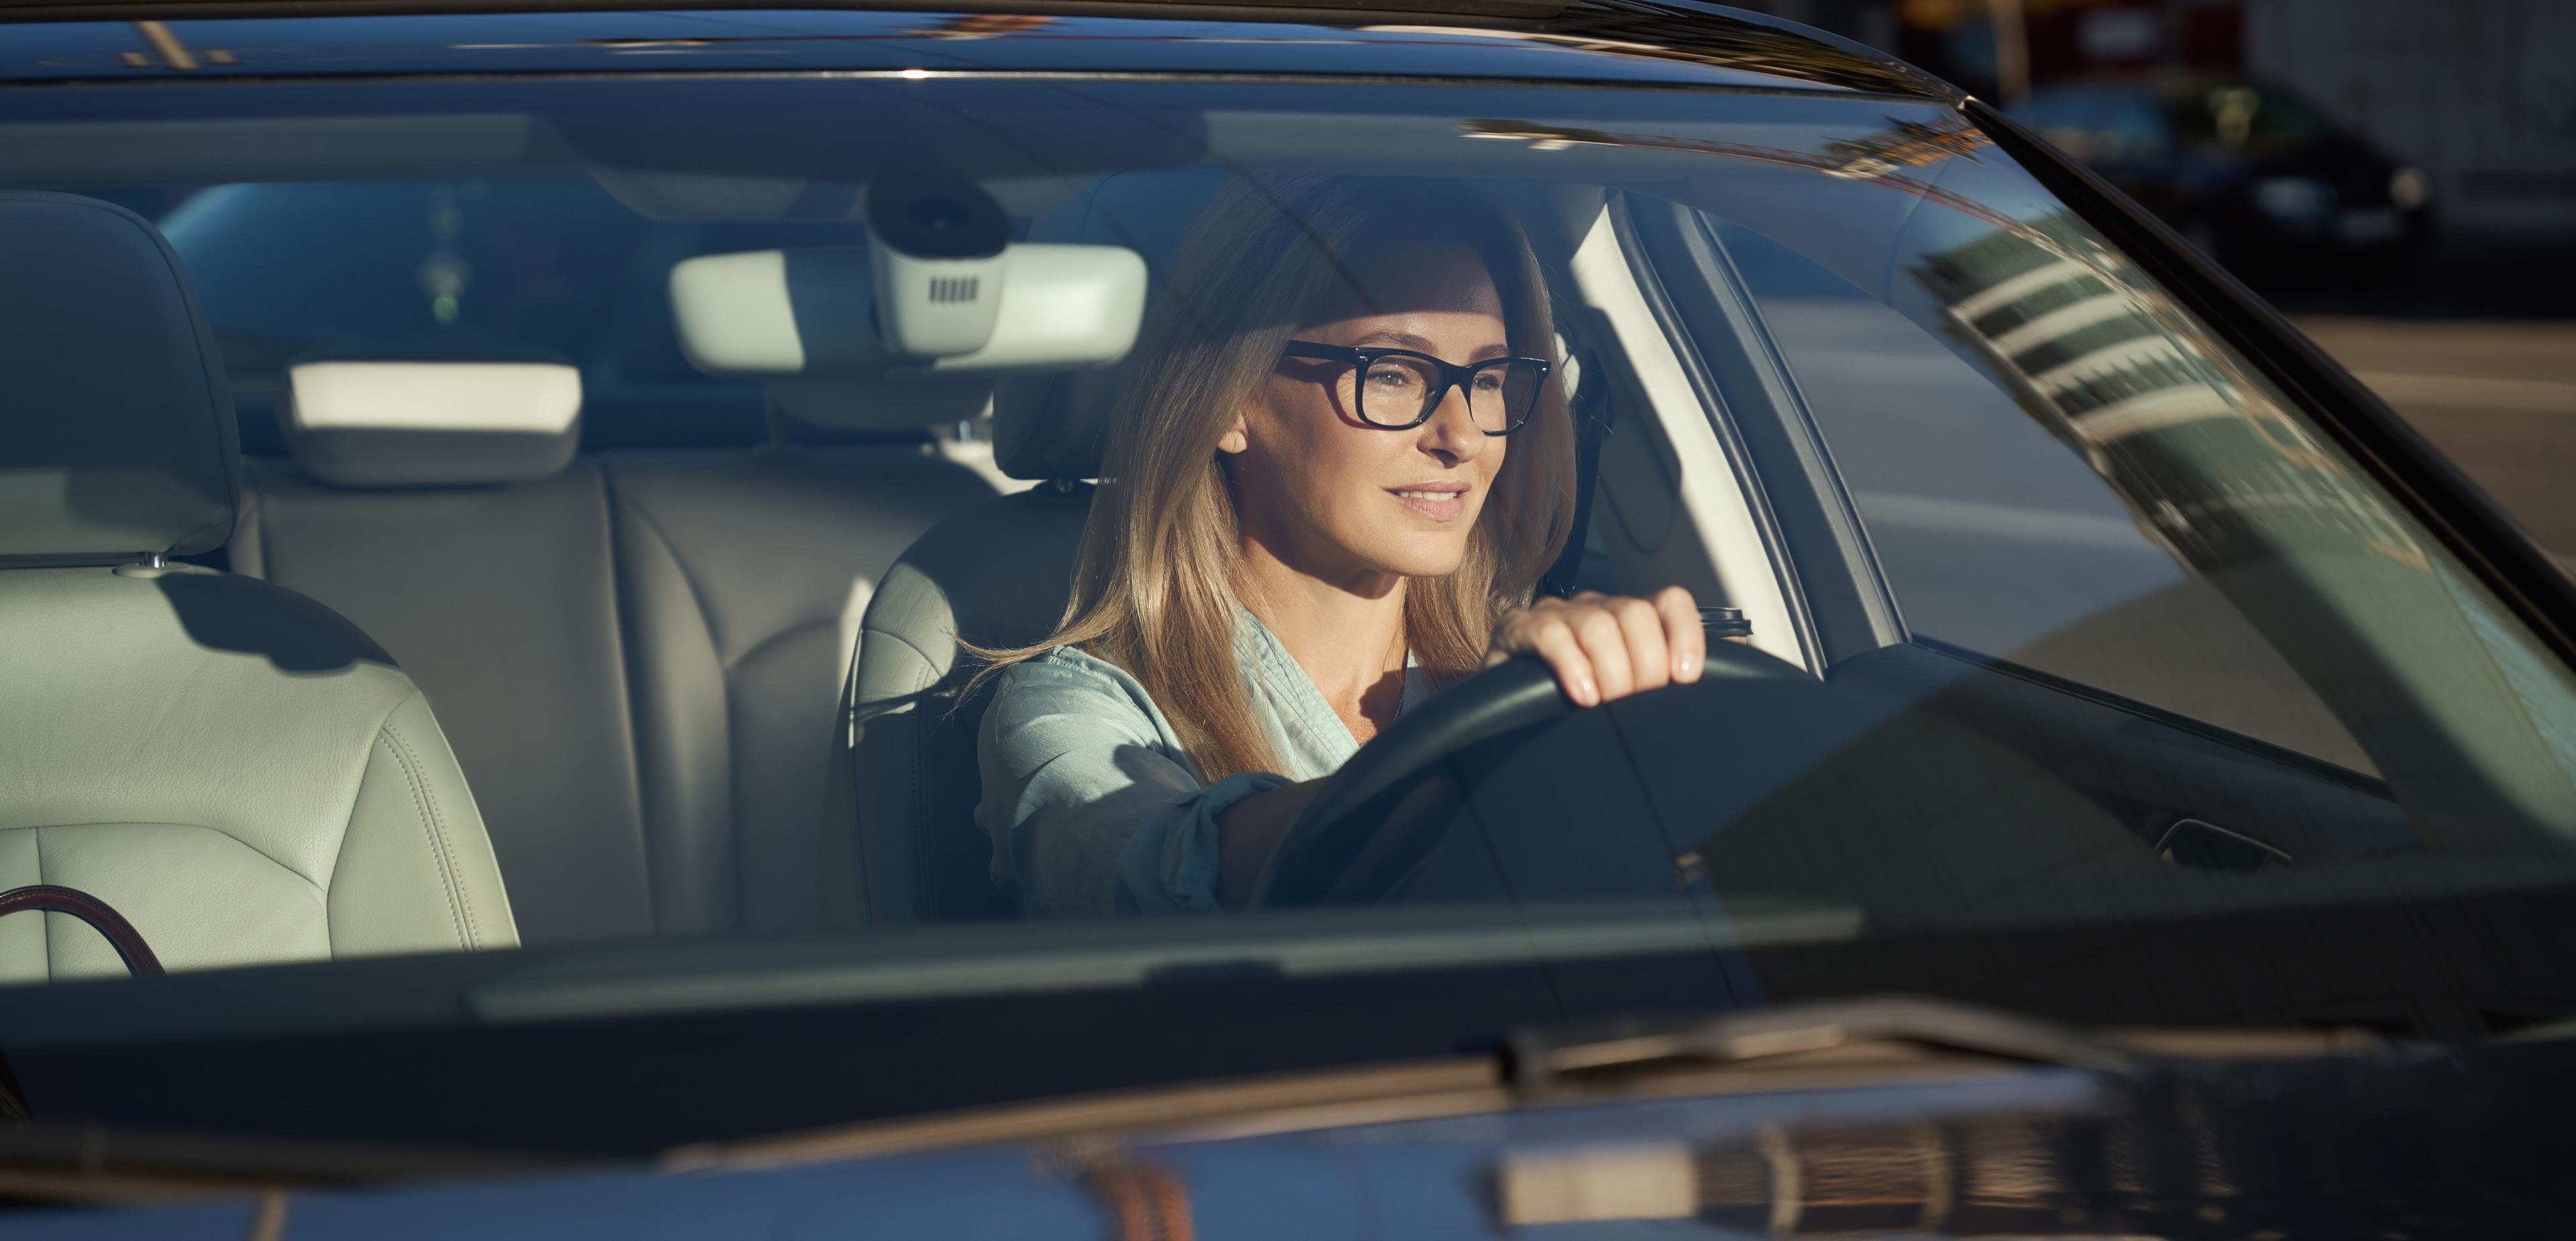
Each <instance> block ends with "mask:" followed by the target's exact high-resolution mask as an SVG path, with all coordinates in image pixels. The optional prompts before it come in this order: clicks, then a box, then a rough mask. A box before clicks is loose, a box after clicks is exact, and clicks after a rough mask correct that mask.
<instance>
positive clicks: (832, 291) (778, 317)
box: [671, 244, 1145, 379]
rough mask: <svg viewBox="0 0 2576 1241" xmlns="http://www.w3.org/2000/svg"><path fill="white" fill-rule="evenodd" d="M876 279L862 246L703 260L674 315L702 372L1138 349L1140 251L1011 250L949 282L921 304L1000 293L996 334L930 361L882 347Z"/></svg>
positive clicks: (863, 370) (680, 290)
mask: <svg viewBox="0 0 2576 1241" xmlns="http://www.w3.org/2000/svg"><path fill="white" fill-rule="evenodd" d="M876 283H877V282H876V278H875V271H874V265H873V264H872V263H871V261H870V259H869V252H868V250H867V249H866V248H865V247H859V246H836V247H823V248H814V249H801V250H754V251H748V252H744V253H738V254H708V255H700V256H699V257H696V258H692V259H686V260H683V261H681V262H680V263H679V264H678V265H676V266H674V267H673V268H672V269H671V311H672V317H673V319H674V320H675V321H676V322H677V324H678V327H679V333H680V345H681V348H682V350H683V351H684V352H686V353H687V354H688V357H689V361H690V362H691V363H692V364H694V365H696V366H697V368H698V369H700V370H702V371H705V372H707V373H709V374H711V375H740V376H784V375H797V376H804V377H807V378H816V379H828V378H837V377H854V376H864V375H875V374H883V373H885V372H888V371H933V372H941V371H1027V370H1080V369H1086V368H1090V367H1098V366H1107V365H1109V364H1111V363H1114V362H1116V361H1118V360H1119V359H1120V358H1123V357H1125V356H1127V351H1128V350H1129V349H1131V348H1133V347H1134V346H1135V343H1136V330H1137V325H1138V324H1139V322H1140V321H1141V320H1142V319H1143V316H1144V312H1145V260H1144V259H1143V258H1142V257H1141V256H1139V255H1138V254H1137V253H1136V252H1135V251H1133V250H1129V249H1127V248H1126V247H1123V246H1110V245H1039V244H1015V245H1009V246H1005V247H1003V249H1002V251H1001V253H1000V255H999V256H998V261H996V262H993V263H992V264H991V267H990V271H989V274H988V275H987V276H985V277H984V278H983V285H984V287H981V288H975V287H973V286H974V283H975V282H967V284H966V285H965V286H962V287H960V286H958V285H957V282H955V281H948V282H946V284H947V286H948V287H942V288H938V289H934V290H932V291H931V292H930V293H929V294H928V295H927V296H926V298H925V299H924V300H926V301H937V300H940V299H943V298H948V297H952V296H963V297H997V298H998V299H999V300H998V304H997V305H996V306H995V308H994V311H993V317H992V328H991V332H990V334H989V335H988V336H986V337H984V338H983V343H982V344H981V345H980V346H979V347H976V348H974V349H971V350H967V351H965V352H958V353H952V354H949V355H947V356H941V357H923V356H915V355H912V354H907V353H900V352H897V351H895V350H893V349H891V348H889V347H888V346H887V344H886V340H887V338H888V334H887V333H886V332H885V331H883V330H882V328H881V324H880V316H879V315H878V313H877V306H876V293H875V286H876ZM993 285H998V286H999V288H998V290H996V289H995V288H993V287H991V286H993Z"/></svg>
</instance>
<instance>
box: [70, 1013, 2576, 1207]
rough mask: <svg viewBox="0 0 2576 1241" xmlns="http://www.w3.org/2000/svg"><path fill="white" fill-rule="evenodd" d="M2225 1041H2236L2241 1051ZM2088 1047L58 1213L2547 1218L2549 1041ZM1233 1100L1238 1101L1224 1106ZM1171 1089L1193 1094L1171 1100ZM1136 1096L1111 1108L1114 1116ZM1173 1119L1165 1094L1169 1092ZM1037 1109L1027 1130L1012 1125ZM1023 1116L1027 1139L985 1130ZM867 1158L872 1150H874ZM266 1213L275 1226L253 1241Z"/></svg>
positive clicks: (2569, 1074) (960, 1127)
mask: <svg viewBox="0 0 2576 1241" xmlns="http://www.w3.org/2000/svg"><path fill="white" fill-rule="evenodd" d="M2231 1040H2232V1041H2231ZM2128 1046H2129V1047H2130V1048H2131V1050H2128V1051H2122V1052H2119V1053H2117V1054H2116V1055H2114V1056H2113V1057H2112V1058H2110V1059H2106V1060H2102V1061H2100V1062H2097V1063H2094V1064H2091V1065H2090V1066H2083V1065H2068V1064H2055V1063H2040V1062H2031V1061H2026V1060H2019V1059H2016V1058H2014V1057H2009V1056H2007V1057H1994V1056H1960V1055H1955V1054H1950V1053H1947V1052H1942V1051H1940V1050H1938V1049H1926V1048H1923V1047H1919V1046H1910V1045H1909V1046H1904V1047H1894V1048H1891V1047H1890V1046H1889V1045H1885V1044H1875V1043H1873V1044H1869V1045H1867V1046H1844V1047H1839V1048H1832V1047H1827V1048H1816V1049H1809V1050H1806V1051H1802V1052H1798V1053H1795V1054H1793V1055H1791V1056H1789V1057H1787V1058H1785V1059H1783V1058H1781V1057H1776V1056H1775V1057H1769V1058H1767V1059H1766V1060H1765V1061H1764V1063H1765V1065H1766V1067H1765V1069H1764V1070H1763V1071H1762V1072H1760V1073H1756V1074H1753V1075H1751V1076H1750V1077H1744V1076H1739V1075H1735V1074H1732V1073H1720V1074H1717V1075H1715V1076H1710V1075H1707V1074H1700V1075H1697V1076H1694V1075H1692V1074H1690V1073H1683V1074H1681V1075H1680V1076H1677V1077H1667V1076H1657V1075H1654V1074H1649V1075H1648V1076H1647V1077H1645V1078H1629V1079H1624V1080H1622V1081H1620V1082H1619V1083H1618V1084H1616V1085H1615V1086H1605V1085H1604V1084H1603V1083H1600V1082H1592V1083H1590V1084H1582V1083H1577V1082H1572V1081H1567V1080H1556V1081H1555V1082H1554V1084H1552V1085H1542V1084H1539V1083H1536V1082H1533V1081H1532V1080H1530V1079H1528V1077H1527V1076H1526V1074H1524V1075H1523V1076H1522V1078H1521V1079H1520V1080H1519V1081H1518V1082H1517V1084H1515V1082H1514V1080H1513V1077H1512V1074H1511V1073H1510V1072H1508V1071H1504V1070H1500V1069H1498V1068H1497V1067H1496V1066H1494V1065H1493V1064H1491V1063H1481V1062H1475V1061H1469V1060H1458V1061H1445V1062H1426V1063H1422V1064H1414V1065H1396V1066H1385V1067H1382V1068H1379V1069H1374V1070H1369V1073H1371V1074H1375V1075H1376V1076H1374V1077H1373V1078H1370V1079H1369V1080H1367V1081H1356V1080H1355V1079H1353V1078H1352V1077H1350V1076H1349V1075H1348V1074H1344V1075H1341V1076H1340V1077H1337V1078H1314V1079H1303V1080H1286V1079H1283V1080H1279V1081H1271V1082H1261V1083H1238V1084H1231V1085H1227V1086H1221V1087H1209V1088H1202V1089H1205V1090H1212V1091H1214V1092H1215V1093H1214V1094H1210V1095H1207V1096H1205V1097H1204V1099H1203V1100H1202V1101H1212V1102H1213V1104H1214V1105H1213V1106H1210V1107H1207V1108H1204V1109H1201V1110H1200V1111H1198V1112H1197V1113H1195V1114H1193V1113H1191V1111H1190V1109H1189V1108H1188V1107H1186V1106H1184V1107H1183V1108H1181V1110H1180V1111H1178V1112H1175V1111H1173V1110H1171V1104H1172V1103H1173V1102H1174V1099H1173V1098H1170V1097H1166V1098H1163V1099H1161V1100H1160V1101H1159V1103H1156V1104H1154V1105H1153V1106H1146V1107H1143V1109H1142V1110H1136V1109H1137V1107H1138V1101H1135V1100H1129V1101H1126V1102H1125V1103H1122V1102H1121V1101H1119V1100H1114V1099H1091V1100H1074V1101H1067V1102H1060V1103H1052V1104H1046V1105H1041V1106H1040V1107H1039V1108H1038V1109H1036V1110H1035V1111H1032V1110H1031V1109H1027V1108H1022V1109H1015V1110H1013V1111H1011V1112H1008V1113H995V1114H990V1115H985V1116H981V1117H978V1116H961V1117H950V1118H945V1119H943V1120H939V1121H934V1122H929V1123H927V1124H924V1123H922V1122H914V1123H913V1124H912V1125H911V1127H910V1128H909V1130H907V1131H902V1132H891V1131H887V1130H858V1131H835V1132H827V1133H817V1134H809V1135H798V1136H795V1137H790V1138H784V1139H774V1140H768V1141H763V1142H754V1143H744V1144H735V1145H731V1146H724V1147H708V1148H697V1149H692V1150H688V1151H682V1152H676V1153H674V1154H673V1155H672V1156H670V1157H669V1158H667V1159H665V1160H664V1161H663V1162H662V1163H661V1164H660V1165H659V1166H656V1167H651V1168H635V1169H623V1170H608V1171H587V1172H580V1173H574V1174H568V1175H558V1176H550V1177H538V1178H522V1179H516V1180H508V1181H495V1182H485V1183H474V1184H450V1185H442V1186H434V1187H419V1188H410V1189H402V1190H395V1191H378V1192H365V1193H296V1194H294V1195H292V1196H287V1195H285V1194H282V1193H280V1194H271V1195H269V1196H267V1197H264V1198H259V1199H250V1200H240V1201H235V1202H230V1203H225V1204H220V1205H203V1204H201V1205H190V1206H176V1207H167V1208H161V1209H154V1210H144V1211H133V1212H122V1213H117V1214H112V1215H111V1214H98V1215H69V1214H64V1215H55V1216H52V1217H51V1218H50V1219H47V1220H46V1221H45V1223H46V1224H48V1225H49V1227H47V1228H45V1229H40V1230H39V1231H41V1232H42V1233H43V1235H47V1236H57V1237H99V1238H108V1237H144V1236H150V1237H170V1238H193V1237H205V1238H209V1239H212V1238H216V1237H223V1238H227V1239H229V1238H235V1237H240V1236H243V1235H246V1234H247V1235H254V1236H263V1235H284V1236H291V1237H295V1238H298V1239H299V1241H302V1239H305V1238H318V1237H339V1236H348V1237H361V1236H364V1237H386V1236H427V1235H439V1236H447V1235H472V1236H477V1237H487V1238H501V1239H506V1238H515V1237H529V1238H534V1237H538V1236H548V1237H551V1236H557V1235H562V1234H563V1232H564V1231H565V1230H566V1228H567V1227H568V1226H569V1227H571V1228H573V1229H575V1230H578V1231H580V1232H583V1233H586V1234H597V1235H614V1236H621V1237H635V1238H661V1237H670V1238H680V1237H704V1236H723V1235H766V1236H775V1237H780V1238H803V1237H821V1236H825V1235H831V1236H852V1235H909V1236H1005V1235H1007V1236H1029V1237H1037V1236H1065V1237H1097V1236H1101V1235H1104V1231H1105V1233H1106V1235H1108V1236H1111V1237H1149V1236H1150V1237H1187V1236H1198V1235H1204V1236H1211V1237H1214V1236H1225V1237H1271V1236H1276V1237H1282V1238H1288V1237H1295V1238H1313V1237H1333V1236H1404V1237H1494V1236H1500V1235H1505V1234H1507V1233H1510V1232H1514V1231H1516V1230H1518V1229H1520V1228H1523V1227H1526V1226H1530V1225H1536V1224H1543V1223H1578V1222H1579V1223H1587V1224H1589V1225H1590V1226H1591V1227H1592V1228H1593V1229H1594V1231H1589V1232H1587V1233H1586V1234H1585V1235H1587V1236H1607V1235H1631V1234H1632V1233H1633V1235H1638V1236H1666V1235H1669V1232H1668V1231H1667V1230H1668V1229H1669V1228H1670V1227H1671V1226H1672V1224H1673V1222H1674V1221H1676V1220H1685V1219H1688V1220H1697V1221H1700V1222H1701V1223H1703V1224H1708V1225H1714V1226H1716V1227H1718V1228H1719V1229H1721V1230H1728V1231H1741V1232H1743V1233H1746V1234H1748V1235H1763V1234H1768V1235H1772V1236H1790V1235H1806V1234H1818V1233H1841V1234H1845V1235H1851V1234H1854V1233H1858V1234H1862V1235H1867V1234H1870V1233H1903V1234H1905V1235H1914V1236H1919V1235H1925V1234H1930V1235H1955V1236H1984V1235H1998V1234H2007V1233H2009V1234H2022V1235H2033V1234H2046V1235H2057V1236H2107V1235H2136V1234H2153V1235H2167V1236H2189V1235H2230V1236H2243V1235H2261V1234H2262V1233H2263V1232H2264V1231H2265V1230H2267V1229H2276V1230H2282V1233H2283V1235H2343V1234H2345V1233H2353V1234H2356V1235H2358V1234H2360V1233H2362V1232H2365V1231H2366V1232H2367V1233H2368V1234H2369V1235H2383V1234H2384V1232H2385V1230H2388V1229H2392V1228H2393V1229H2395V1230H2397V1232H2396V1235H2405V1236H2409V1237H2418V1238H2420V1237H2440V1236H2473V1235H2474V1236H2493V1235H2542V1234H2543V1233H2549V1234H2563V1233H2564V1232H2566V1231H2567V1230H2568V1229H2569V1228H2570V1227H2576V1209H2571V1203H2570V1191H2569V1190H2568V1189H2567V1187H2566V1186H2565V1185H2564V1184H2563V1178H2559V1177H2557V1176H2555V1172H2554V1169H2553V1168H2552V1167H2550V1166H2548V1165H2549V1162H2550V1156H2549V1154H2548V1152H2547V1151H2545V1150H2542V1149H2540V1146H2541V1144H2535V1143H2531V1142H2530V1141H2529V1140H2528V1135H2530V1134H2532V1133H2537V1132H2547V1131H2549V1130H2547V1129H2544V1128H2543V1127H2542V1126H2543V1125H2546V1124H2551V1123H2554V1121H2555V1119H2556V1118H2555V1117H2553V1116H2548V1115H2544V1114H2543V1110H2544V1109H2546V1108H2549V1107H2550V1104H2549V1102H2548V1101H2549V1100H2552V1099H2558V1098H2565V1097H2568V1093H2569V1090H2570V1088H2571V1087H2576V1080H2571V1078H2576V1071H2571V1069H2576V1057H2571V1056H2570V1055H2568V1054H2567V1051H2566V1050H2565V1041H2564V1040H2554V1041H2536V1042H2530V1043H2524V1044H2489V1045H2483V1046H2475V1047H2467V1046H2444V1045H2437V1044H2388V1043H2381V1042H2378V1041H2376V1040H2372V1039H2367V1038H2362V1039H2352V1040H2332V1039H2329V1040H2324V1041H2322V1042H2320V1041H2318V1040H2316V1039H2313V1038H2308V1039H2300V1038H2291V1039H2287V1040H2282V1039H2268V1038H2265V1037H2260V1036H2254V1037H2245V1036H2228V1035H2217V1036H2199V1037H2198V1038H2197V1041H2194V1040H2190V1039H2185V1040H2179V1041H2178V1040H2173V1039H2170V1038H2168V1039H2163V1040H2162V1042H2161V1043H2160V1042H2159V1040H2158V1039H2157V1038H2154V1037H2149V1038H2145V1039H2143V1040H2133V1041H2132V1042H2131V1043H2130V1044H2128ZM1228 1092H1233V1093H1231V1094H1229V1093H1228ZM1182 1099H1183V1102H1186V1101H1187V1100H1186V1096H1183V1097H1182ZM1122 1108H1125V1109H1127V1110H1122ZM1158 1109H1159V1110H1158ZM1032 1117H1037V1118H1038V1119H1039V1120H1040V1121H1041V1122H1042V1123H1039V1124H1037V1126H1036V1128H1037V1129H1038V1130H1040V1131H1042V1132H1036V1133H1030V1132H1028V1129H1027V1127H1028V1125H1029V1123H1030V1121H1031V1119H1032ZM1014 1125H1018V1126H1020V1127H1021V1128H1022V1131H1023V1136H1020V1137H1018V1138H1015V1139H1010V1140H999V1139H997V1136H996V1135H998V1134H1000V1133H1003V1132H1007V1131H1009V1130H1010V1128H1011V1127H1012V1126H1014ZM872 1149H873V1150H877V1151H879V1152H880V1153H874V1154H871V1153H869V1152H870V1151H871V1150H872ZM263 1223H265V1224H267V1225H268V1226H270V1227H271V1228H272V1229H276V1228H277V1226H278V1225H282V1230H273V1231H269V1232H262V1231H259V1227H260V1225H262V1224H263Z"/></svg>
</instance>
